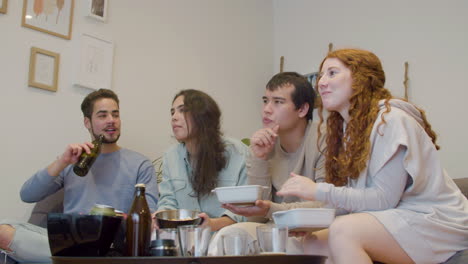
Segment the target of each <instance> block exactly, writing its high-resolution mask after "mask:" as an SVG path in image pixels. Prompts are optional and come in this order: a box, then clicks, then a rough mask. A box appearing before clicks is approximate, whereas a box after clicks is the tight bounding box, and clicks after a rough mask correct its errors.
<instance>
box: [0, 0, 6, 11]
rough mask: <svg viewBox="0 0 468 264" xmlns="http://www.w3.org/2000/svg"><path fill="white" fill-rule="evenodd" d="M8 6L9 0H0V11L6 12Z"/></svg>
mask: <svg viewBox="0 0 468 264" xmlns="http://www.w3.org/2000/svg"><path fill="white" fill-rule="evenodd" d="M7 6H8V0H0V13H2V14H6V12H7Z"/></svg>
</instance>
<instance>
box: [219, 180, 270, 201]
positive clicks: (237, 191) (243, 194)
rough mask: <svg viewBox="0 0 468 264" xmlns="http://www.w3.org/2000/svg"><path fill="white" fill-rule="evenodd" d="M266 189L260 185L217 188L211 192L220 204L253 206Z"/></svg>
mask: <svg viewBox="0 0 468 264" xmlns="http://www.w3.org/2000/svg"><path fill="white" fill-rule="evenodd" d="M266 189H268V188H267V187H265V186H260V185H243V186H229V187H218V188H216V189H214V190H212V191H211V192H214V193H216V196H217V197H218V200H219V202H220V203H223V204H224V203H230V204H236V205H254V204H255V201H256V200H261V199H262V198H263V190H266Z"/></svg>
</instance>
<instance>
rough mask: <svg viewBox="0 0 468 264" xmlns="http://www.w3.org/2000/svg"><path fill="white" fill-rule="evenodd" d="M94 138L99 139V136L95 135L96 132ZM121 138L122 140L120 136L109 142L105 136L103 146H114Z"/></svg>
mask: <svg viewBox="0 0 468 264" xmlns="http://www.w3.org/2000/svg"><path fill="white" fill-rule="evenodd" d="M93 136H94V138H99V135H96V134H94V132H93ZM119 138H120V134H119V135H118V136H117V138H116V139H114V140H107V138H106V136H105V135H104V137H103V139H102V143H103V144H114V143H116V142H117V141H118V140H119Z"/></svg>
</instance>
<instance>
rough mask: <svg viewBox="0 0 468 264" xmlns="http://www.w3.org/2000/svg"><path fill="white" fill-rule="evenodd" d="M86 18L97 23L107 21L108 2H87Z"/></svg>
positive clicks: (104, 0) (94, 0) (103, 0)
mask: <svg viewBox="0 0 468 264" xmlns="http://www.w3.org/2000/svg"><path fill="white" fill-rule="evenodd" d="M88 2H89V4H88V10H89V11H88V16H89V17H91V18H94V19H97V20H99V21H102V22H105V21H106V20H107V5H108V0H88Z"/></svg>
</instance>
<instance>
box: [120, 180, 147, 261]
mask: <svg viewBox="0 0 468 264" xmlns="http://www.w3.org/2000/svg"><path fill="white" fill-rule="evenodd" d="M126 239H127V254H128V255H129V256H132V257H137V256H149V248H150V242H151V212H150V211H149V207H148V202H146V198H145V184H143V183H138V184H137V185H135V197H134V198H133V203H132V207H131V208H130V211H129V212H128V215H127V237H126Z"/></svg>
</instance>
